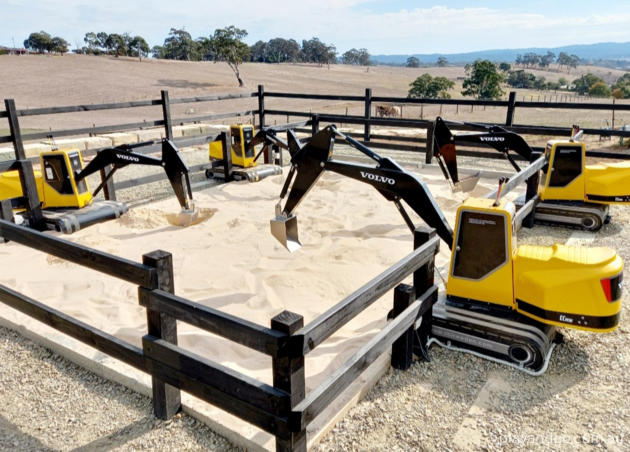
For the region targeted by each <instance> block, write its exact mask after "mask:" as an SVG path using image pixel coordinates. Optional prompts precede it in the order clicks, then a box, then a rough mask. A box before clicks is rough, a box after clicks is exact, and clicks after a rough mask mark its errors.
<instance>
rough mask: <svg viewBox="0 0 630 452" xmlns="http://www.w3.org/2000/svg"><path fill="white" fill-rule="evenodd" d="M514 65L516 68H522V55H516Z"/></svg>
mask: <svg viewBox="0 0 630 452" xmlns="http://www.w3.org/2000/svg"><path fill="white" fill-rule="evenodd" d="M514 64H516V65H517V66H523V55H521V54H520V53H519V54H518V55H516V59H515V60H514Z"/></svg>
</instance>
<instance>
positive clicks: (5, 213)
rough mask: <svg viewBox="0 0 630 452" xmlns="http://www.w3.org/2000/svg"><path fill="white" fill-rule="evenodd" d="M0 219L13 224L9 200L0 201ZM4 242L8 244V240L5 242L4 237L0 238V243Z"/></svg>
mask: <svg viewBox="0 0 630 452" xmlns="http://www.w3.org/2000/svg"><path fill="white" fill-rule="evenodd" d="M0 219H2V220H4V221H10V222H12V223H13V221H14V218H13V207H12V206H11V200H10V199H3V200H2V201H0ZM6 242H8V240H6V239H5V238H4V237H0V243H6Z"/></svg>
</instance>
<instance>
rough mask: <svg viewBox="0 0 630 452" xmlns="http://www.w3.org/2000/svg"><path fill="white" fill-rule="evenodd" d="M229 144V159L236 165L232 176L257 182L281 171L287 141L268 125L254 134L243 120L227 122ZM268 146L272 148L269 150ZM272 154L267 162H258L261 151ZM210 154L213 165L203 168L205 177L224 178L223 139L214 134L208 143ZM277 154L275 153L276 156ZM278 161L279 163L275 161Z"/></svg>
mask: <svg viewBox="0 0 630 452" xmlns="http://www.w3.org/2000/svg"><path fill="white" fill-rule="evenodd" d="M229 137H230V138H229V141H230V143H229V145H230V148H231V154H230V155H231V162H232V164H233V165H234V166H235V167H237V168H236V169H234V170H233V175H234V178H235V179H237V180H242V179H245V180H248V181H249V182H257V181H259V180H262V179H264V178H265V177H268V176H274V175H278V174H282V150H281V149H289V147H288V144H287V143H286V142H285V141H284V140H282V139H280V138H279V137H277V136H276V132H275V131H274V130H273V129H271V128H266V129H263V130H260V131H258V133H256V135H254V126H252V125H246V124H233V125H231V126H230V134H229ZM259 144H262V145H263V146H262V148H261V149H260V151H259V152H258V153H256V146H258V145H259ZM269 146H271V152H269ZM268 153H269V154H270V155H271V157H270V158H269V160H270V161H269V162H267V161H265V163H264V164H258V159H259V158H260V156H261V154H264V155H265V157H266V158H267V155H268ZM209 155H210V161H211V163H212V166H211V167H210V168H208V169H207V170H206V177H208V178H209V179H210V178H219V179H224V178H225V176H224V171H225V170H224V158H225V157H224V152H223V143H222V141H221V138H220V137H217V138H216V139H215V140H214V141H212V142H211V143H210V145H209ZM276 156H277V157H276ZM274 162H278V164H274Z"/></svg>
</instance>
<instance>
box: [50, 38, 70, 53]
mask: <svg viewBox="0 0 630 452" xmlns="http://www.w3.org/2000/svg"><path fill="white" fill-rule="evenodd" d="M69 46H70V44H69V43H68V41H66V40H65V39H63V38H60V37H59V36H55V37H53V38H52V46H51V51H52V52H58V53H67V52H68V47H69Z"/></svg>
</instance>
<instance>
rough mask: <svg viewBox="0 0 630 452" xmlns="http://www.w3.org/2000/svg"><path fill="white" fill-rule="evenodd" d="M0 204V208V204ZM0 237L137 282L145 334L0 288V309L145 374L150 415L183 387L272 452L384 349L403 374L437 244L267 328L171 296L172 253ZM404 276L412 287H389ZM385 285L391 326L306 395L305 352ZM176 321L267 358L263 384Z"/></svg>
mask: <svg viewBox="0 0 630 452" xmlns="http://www.w3.org/2000/svg"><path fill="white" fill-rule="evenodd" d="M2 207H3V211H4V207H6V203H3V206H2ZM0 237H1V238H3V239H4V240H8V241H15V242H17V243H19V244H21V245H24V246H28V247H31V248H34V249H38V250H40V251H42V252H44V253H48V254H52V255H54V256H56V257H59V258H61V259H64V260H67V261H70V262H74V263H76V264H79V265H82V266H84V267H87V268H90V269H92V270H96V271H99V272H102V273H105V274H107V275H110V276H114V277H117V278H120V279H123V280H125V281H129V282H131V283H134V284H137V285H138V300H139V303H140V305H141V306H144V307H145V308H146V309H147V330H148V334H146V335H145V336H144V337H143V338H142V348H138V347H136V346H134V345H132V344H129V343H127V342H125V341H123V340H120V339H118V338H116V337H114V336H112V335H110V334H108V333H105V332H103V331H101V330H98V329H96V328H93V327H91V326H90V325H87V324H86V323H84V322H82V321H80V320H78V319H75V318H73V317H71V316H68V315H66V314H64V313H62V312H60V311H57V310H55V309H53V308H50V307H48V306H46V305H45V304H43V303H41V302H39V301H36V300H34V299H32V298H29V297H27V296H25V295H23V294H20V293H18V292H16V291H14V290H12V289H10V288H8V287H5V286H3V285H0V302H3V303H5V304H6V305H8V306H10V307H12V308H14V309H16V310H18V311H20V312H22V313H24V314H26V315H28V316H30V317H33V318H35V319H37V320H39V321H41V322H43V323H44V324H46V325H48V326H51V327H53V328H55V329H57V330H58V331H61V332H62V333H64V334H67V335H69V336H71V337H73V338H75V339H77V340H79V341H81V342H83V343H86V344H87V345H89V346H91V347H93V348H95V349H97V350H99V351H101V352H103V353H106V354H108V355H110V356H112V357H114V358H116V359H119V360H121V361H123V362H125V363H127V364H129V365H131V366H133V367H135V368H137V369H139V370H141V371H143V372H146V373H149V374H150V375H151V377H152V388H153V410H154V413H155V415H156V416H157V417H160V418H162V419H168V418H170V417H172V416H173V415H174V414H175V413H177V411H178V410H179V409H180V408H181V397H180V390H184V391H186V392H189V393H190V394H192V395H194V396H196V397H199V398H200V399H202V400H205V401H206V402H209V403H211V404H213V405H215V406H217V407H219V408H221V409H223V410H225V411H227V412H229V413H231V414H233V415H235V416H237V417H239V418H241V419H243V420H245V421H247V422H249V423H251V424H253V425H255V426H257V427H259V428H260V429H262V430H264V431H266V432H269V433H271V434H273V435H275V436H276V449H277V450H282V451H285V450H298V451H304V450H306V428H307V426H308V425H309V423H310V422H311V421H312V420H313V419H314V418H315V417H316V416H318V415H319V414H320V413H321V412H322V411H323V410H324V409H325V408H326V407H327V406H328V405H329V404H330V403H331V402H332V401H333V400H334V399H335V398H336V397H337V396H338V395H339V394H340V393H341V392H342V391H343V390H344V389H345V388H347V387H348V386H349V385H350V384H351V383H352V382H353V381H354V380H355V379H356V377H357V376H358V375H359V374H360V373H361V372H362V371H363V370H364V369H366V368H367V367H368V366H369V365H370V364H372V363H373V362H374V361H375V360H376V358H378V357H379V356H380V355H381V354H382V353H383V352H385V351H386V350H387V349H388V348H390V347H391V348H392V365H393V366H394V367H396V368H399V369H407V368H408V367H409V365H410V363H411V358H412V353H413V350H412V349H413V347H412V346H411V345H412V341H411V340H410V339H411V338H412V337H413V334H415V332H414V330H415V325H416V322H417V320H418V319H419V318H420V317H423V316H427V318H424V317H423V321H422V325H423V327H424V328H425V329H426V328H427V325H429V326H428V328H430V323H431V321H430V318H431V316H430V314H431V311H432V306H433V303H435V301H436V299H437V297H436V295H437V286H435V285H434V284H433V268H434V257H435V254H436V253H437V250H438V246H439V241H438V239H437V237H436V235H435V231H433V230H430V231H429V230H426V229H418V230H417V231H416V234H415V238H414V247H415V250H414V251H413V252H412V253H411V254H409V255H408V256H406V257H404V258H403V259H402V260H400V261H399V262H397V263H396V264H394V265H393V266H392V267H391V268H389V269H387V270H386V271H384V272H383V273H382V274H381V275H379V276H377V277H376V278H374V279H372V280H371V281H370V282H368V283H367V284H365V285H364V286H363V287H361V288H360V289H359V290H357V291H356V292H354V293H353V294H352V295H350V296H348V297H346V299H344V300H342V301H341V302H340V303H338V304H336V305H335V306H334V307H333V308H331V309H330V310H329V311H327V312H326V313H324V314H323V315H322V316H320V317H318V318H317V319H316V320H315V321H313V322H312V323H311V324H309V325H307V326H306V327H304V328H303V318H302V316H300V315H298V314H295V313H292V312H289V311H283V312H281V313H280V314H278V315H277V316H275V317H274V318H273V319H271V328H267V327H263V326H261V325H258V324H256V323H253V322H250V321H247V320H244V319H240V318H238V317H235V316H232V315H229V314H226V313H223V312H221V311H219V310H216V309H213V308H210V307H207V306H203V305H201V304H199V303H196V302H194V301H191V300H187V299H184V298H182V297H178V296H176V295H175V294H174V285H173V281H174V274H173V264H172V256H171V255H170V253H167V252H165V251H159V250H158V251H154V252H152V253H148V254H145V255H144V256H143V259H142V263H136V262H133V261H129V260H127V259H123V258H120V257H117V256H113V255H111V254H107V253H104V252H102V251H98V250H95V249H92V248H89V247H86V246H82V245H78V244H76V243H73V242H70V241H67V240H63V239H60V238H56V237H52V236H50V235H46V234H42V233H40V232H37V231H34V230H32V229H29V228H25V227H22V226H18V225H15V224H13V223H12V222H10V221H6V220H2V219H0ZM411 274H413V276H414V277H413V281H414V285H413V286H407V285H404V284H399V283H400V281H402V280H403V279H404V278H406V277H407V276H409V275H411ZM396 284H398V286H396ZM394 286H396V289H395V291H394V310H393V312H394V314H395V318H394V320H393V321H391V322H389V323H388V324H387V325H386V326H385V327H384V328H383V330H382V331H381V332H380V333H378V334H376V335H375V336H374V337H373V338H372V339H370V340H369V341H368V342H367V344H365V345H364V346H363V347H361V349H360V350H359V351H357V352H356V353H355V354H354V355H352V357H350V358H349V359H348V360H347V361H346V363H344V364H343V365H341V366H340V367H339V369H338V370H337V371H335V372H334V373H333V374H332V375H331V376H330V377H329V378H327V379H326V380H325V381H324V382H323V383H322V384H321V385H320V386H319V387H318V388H317V389H315V390H314V391H312V392H310V393H309V394H306V393H305V374H304V359H305V355H306V354H307V353H308V352H309V351H311V350H312V349H313V348H314V347H316V346H317V345H318V344H320V343H321V342H322V341H323V340H324V339H325V338H327V337H329V336H330V335H331V334H332V333H333V332H334V331H336V330H338V329H339V328H340V327H341V326H343V325H344V324H346V323H347V322H349V321H350V320H351V319H352V318H354V317H355V316H356V315H357V314H358V313H360V312H361V311H363V310H365V309H366V308H367V307H368V306H369V305H370V304H372V303H373V302H374V301H375V300H376V299H377V298H380V297H381V296H382V295H383V294H384V293H385V292H387V291H388V290H390V289H391V288H393V287H394ZM415 294H420V295H419V296H418V297H416V295H415ZM401 302H402V303H401ZM177 320H180V321H183V322H186V323H189V324H192V325H194V326H197V327H200V328H203V329H205V330H207V331H209V332H211V333H213V334H217V335H220V336H222V337H224V338H226V339H228V340H230V341H233V342H236V343H238V344H241V345H244V346H247V347H249V348H252V349H254V350H257V351H259V352H262V353H265V354H267V355H268V356H270V357H271V358H272V363H271V368H272V372H273V386H271V385H268V384H266V383H263V382H260V381H258V380H256V379H253V378H251V377H249V376H247V375H245V374H243V373H241V372H238V371H235V370H233V369H230V368H227V367H225V366H222V365H220V364H218V363H216V362H213V361H211V360H208V359H206V358H204V357H202V356H199V355H197V354H194V353H191V352H189V351H187V350H185V349H183V348H181V347H179V346H178V345H177V323H176V322H177Z"/></svg>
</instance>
